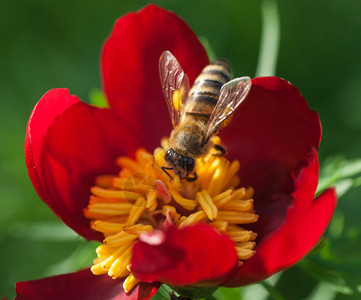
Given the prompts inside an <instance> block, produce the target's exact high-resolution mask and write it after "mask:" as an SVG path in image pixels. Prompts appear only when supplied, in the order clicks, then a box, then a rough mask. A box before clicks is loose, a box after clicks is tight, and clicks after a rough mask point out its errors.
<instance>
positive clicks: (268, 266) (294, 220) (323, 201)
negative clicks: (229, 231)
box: [228, 150, 336, 286]
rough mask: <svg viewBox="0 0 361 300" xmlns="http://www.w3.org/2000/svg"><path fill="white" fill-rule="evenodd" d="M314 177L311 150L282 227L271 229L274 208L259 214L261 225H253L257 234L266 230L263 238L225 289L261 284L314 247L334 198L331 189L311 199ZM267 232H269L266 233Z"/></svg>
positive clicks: (274, 216)
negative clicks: (254, 253) (261, 281)
mask: <svg viewBox="0 0 361 300" xmlns="http://www.w3.org/2000/svg"><path fill="white" fill-rule="evenodd" d="M317 175H318V161H317V156H316V151H315V150H314V152H313V155H310V156H309V157H308V165H307V167H305V168H303V169H302V170H301V172H300V174H299V175H298V176H297V178H296V180H295V185H296V189H295V192H294V193H293V194H292V198H293V199H294V201H293V205H292V206H290V207H289V208H288V210H287V212H286V216H285V220H284V223H283V224H282V225H281V226H279V224H278V225H277V226H275V224H272V221H270V220H272V219H277V218H278V216H277V213H278V214H282V212H280V211H277V204H276V205H274V207H273V208H274V209H273V210H272V209H270V207H272V206H273V204H272V203H271V204H270V207H269V208H268V210H267V209H266V210H265V212H266V211H267V214H266V213H265V212H263V213H262V212H261V213H260V215H261V216H260V222H261V223H259V224H257V227H258V228H259V230H262V229H261V228H262V227H263V228H264V227H266V228H267V226H268V227H270V228H268V229H266V231H265V230H263V235H264V236H263V238H262V239H261V241H260V242H259V244H258V245H257V246H256V255H255V256H253V257H252V258H251V259H250V260H248V261H247V262H246V263H245V264H244V266H243V267H242V268H241V269H240V270H239V273H238V275H237V276H236V277H234V278H233V280H232V281H231V282H229V283H228V285H230V286H237V285H245V284H249V283H252V282H255V281H260V280H263V279H265V278H267V277H269V276H270V275H272V274H274V273H275V272H277V271H280V270H282V269H284V268H286V267H288V266H291V265H293V264H295V263H296V262H297V261H299V260H300V259H301V258H302V257H304V256H305V255H306V254H307V253H308V252H309V251H310V250H311V249H312V248H313V247H314V246H315V245H316V243H317V242H318V240H319V239H320V237H321V235H322V233H323V232H324V230H325V229H326V227H327V225H328V223H329V221H330V219H331V216H332V213H333V211H334V209H335V206H336V194H335V191H334V190H333V189H328V190H327V191H325V192H324V193H323V194H322V195H320V196H319V197H317V198H316V199H313V197H314V193H315V190H316V186H317V178H318V176H317ZM274 201H275V203H277V201H280V199H274ZM278 219H280V218H278ZM281 220H282V218H281ZM267 223H268V224H267ZM277 227H279V228H278V229H277ZM276 229H277V230H276ZM256 230H257V229H256ZM267 231H270V232H268V233H267ZM272 231H273V232H272Z"/></svg>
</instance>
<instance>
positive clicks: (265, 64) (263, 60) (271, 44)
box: [256, 0, 281, 77]
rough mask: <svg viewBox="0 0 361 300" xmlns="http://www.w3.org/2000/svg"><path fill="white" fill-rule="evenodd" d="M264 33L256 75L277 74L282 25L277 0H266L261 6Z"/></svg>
mask: <svg viewBox="0 0 361 300" xmlns="http://www.w3.org/2000/svg"><path fill="white" fill-rule="evenodd" d="M261 14H262V35H261V42H260V50H259V55H258V63H257V70H256V77H258V76H273V75H275V74H276V67H277V60H278V53H279V44H280V35H281V26H280V17H279V13H278V7H277V3H276V1H275V0H264V1H263V2H262V6H261Z"/></svg>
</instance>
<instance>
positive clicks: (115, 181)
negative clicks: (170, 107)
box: [84, 97, 258, 293]
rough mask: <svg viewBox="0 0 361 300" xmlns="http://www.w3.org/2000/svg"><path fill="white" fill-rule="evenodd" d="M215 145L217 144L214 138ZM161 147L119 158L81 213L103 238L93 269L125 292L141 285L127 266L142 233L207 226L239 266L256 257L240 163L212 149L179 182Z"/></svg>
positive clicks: (98, 182)
mask: <svg viewBox="0 0 361 300" xmlns="http://www.w3.org/2000/svg"><path fill="white" fill-rule="evenodd" d="M175 101H177V97H175ZM213 142H214V143H215V144H220V143H221V141H220V139H219V137H217V136H215V137H214V138H213ZM161 145H162V147H160V148H157V149H155V151H154V154H153V155H152V154H150V153H148V152H147V151H146V150H145V149H143V148H141V149H138V150H137V151H136V152H135V158H134V159H131V158H129V157H119V158H118V159H117V160H116V164H117V165H118V166H119V167H120V171H119V173H118V174H117V175H107V174H105V175H102V176H99V177H97V178H96V180H95V186H93V187H92V188H91V189H90V192H91V196H90V199H89V204H88V206H87V207H86V208H85V209H84V215H85V216H86V217H87V218H88V219H90V220H91V222H90V226H91V228H92V229H93V230H95V231H98V232H100V233H102V234H103V236H104V239H103V243H102V244H101V245H100V246H99V247H98V248H97V249H96V254H97V258H96V259H94V264H93V266H92V267H91V271H92V272H93V274H95V275H104V274H107V275H108V276H110V277H112V278H113V279H115V278H123V279H124V280H123V288H124V290H125V292H126V293H128V292H129V291H131V290H132V288H133V287H134V286H135V285H137V284H138V282H139V281H138V279H137V278H136V277H135V276H134V275H133V274H132V272H131V269H130V267H129V264H130V260H131V255H132V246H133V244H134V243H135V242H136V241H137V240H138V239H139V235H140V234H142V233H144V232H152V231H153V230H157V229H163V228H166V227H167V226H176V227H177V228H179V229H182V228H184V227H187V226H192V225H195V224H198V223H205V224H209V225H210V226H212V227H213V228H214V229H215V230H217V231H219V232H220V233H223V234H226V235H228V236H229V238H230V239H231V240H232V241H233V242H234V247H235V251H236V253H237V256H238V259H239V264H238V266H239V267H241V266H242V265H243V263H244V261H245V260H247V259H249V258H251V257H252V256H253V255H254V253H255V250H254V248H255V247H256V243H255V240H256V237H257V234H256V233H255V232H253V231H252V230H249V229H247V225H248V224H251V223H254V222H257V220H258V215H257V214H256V212H255V211H254V207H253V204H254V200H253V195H254V190H253V188H252V187H240V186H239V185H240V178H239V176H238V175H237V174H238V173H239V170H240V168H241V165H240V163H239V161H237V160H235V161H232V162H230V161H229V160H227V159H226V158H225V157H220V156H217V155H215V152H214V151H213V150H211V151H209V153H208V154H207V155H206V156H204V157H201V158H199V159H198V160H197V162H196V167H195V172H196V173H197V177H198V178H197V180H195V181H194V182H188V181H186V180H180V179H179V177H178V176H176V175H175V174H172V177H173V179H172V178H170V176H168V174H166V173H165V172H164V171H163V170H162V169H161V167H162V166H165V165H166V164H165V161H164V155H165V153H166V151H167V150H168V149H167V148H168V144H167V140H166V139H164V140H162V142H161Z"/></svg>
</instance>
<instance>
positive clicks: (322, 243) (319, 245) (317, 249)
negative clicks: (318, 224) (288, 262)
mask: <svg viewBox="0 0 361 300" xmlns="http://www.w3.org/2000/svg"><path fill="white" fill-rule="evenodd" d="M327 242H328V237H327V236H324V237H323V238H322V239H321V240H320V241H319V242H318V243H317V245H316V246H315V247H314V248H313V249H312V250H311V251H310V253H309V254H315V253H318V252H320V251H321V250H322V249H323V248H324V247H325V246H326V244H327Z"/></svg>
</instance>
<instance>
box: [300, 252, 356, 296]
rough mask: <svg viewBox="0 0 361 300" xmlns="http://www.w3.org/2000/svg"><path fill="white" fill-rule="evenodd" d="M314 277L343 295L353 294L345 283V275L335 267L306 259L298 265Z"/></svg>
mask: <svg viewBox="0 0 361 300" xmlns="http://www.w3.org/2000/svg"><path fill="white" fill-rule="evenodd" d="M297 266H298V267H300V268H302V269H303V270H304V271H306V272H307V273H308V274H310V275H311V276H312V277H314V278H316V279H317V280H320V281H323V282H327V283H328V284H329V285H330V287H332V288H333V289H334V290H335V291H337V292H339V293H342V294H352V292H353V291H352V288H351V287H350V286H348V284H347V283H346V281H345V278H344V277H345V274H343V272H341V271H340V270H336V269H335V268H334V267H333V266H332V267H331V266H330V265H329V266H328V265H327V264H326V263H325V262H318V261H315V260H313V259H311V258H308V257H307V258H304V259H303V260H301V261H300V262H299V263H298V264H297Z"/></svg>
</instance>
